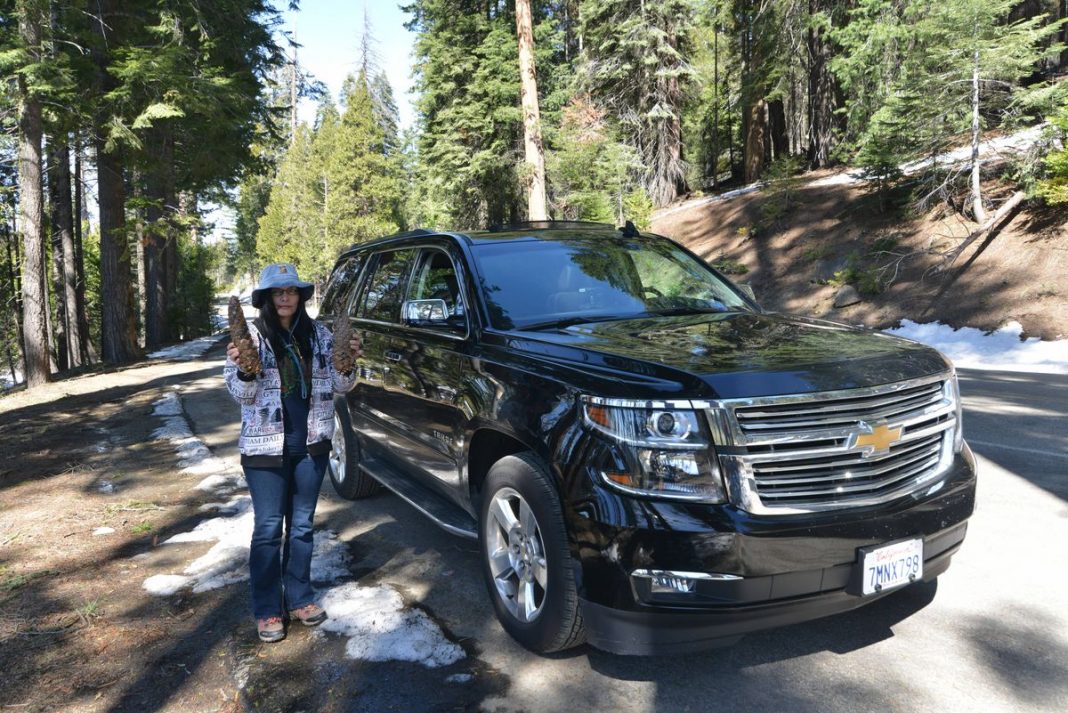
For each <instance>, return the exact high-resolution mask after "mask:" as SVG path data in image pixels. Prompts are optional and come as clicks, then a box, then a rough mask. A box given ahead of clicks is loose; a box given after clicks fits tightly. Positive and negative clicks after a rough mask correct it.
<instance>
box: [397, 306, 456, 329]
mask: <svg viewBox="0 0 1068 713" xmlns="http://www.w3.org/2000/svg"><path fill="white" fill-rule="evenodd" d="M403 313H404V321H405V322H407V323H408V324H416V325H420V326H428V327H429V326H434V325H438V324H440V325H445V324H446V322H447V321H448V319H449V309H448V307H447V306H446V305H445V300H408V301H406V302H405V303H404V309H403Z"/></svg>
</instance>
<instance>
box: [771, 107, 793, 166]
mask: <svg viewBox="0 0 1068 713" xmlns="http://www.w3.org/2000/svg"><path fill="white" fill-rule="evenodd" d="M768 133H769V135H770V136H771V153H772V158H773V159H779V158H782V157H784V156H786V155H787V154H789V153H790V149H789V141H788V140H787V137H786V107H784V106H783V102H782V99H775V100H773V101H771V102H769V103H768Z"/></svg>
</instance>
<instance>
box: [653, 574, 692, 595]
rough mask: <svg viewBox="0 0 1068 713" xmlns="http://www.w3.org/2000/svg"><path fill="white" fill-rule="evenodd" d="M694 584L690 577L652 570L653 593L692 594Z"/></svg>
mask: <svg viewBox="0 0 1068 713" xmlns="http://www.w3.org/2000/svg"><path fill="white" fill-rule="evenodd" d="M695 584H696V582H694V581H693V580H692V579H689V578H687V577H680V576H678V575H677V574H671V573H670V572H654V573H653V576H652V585H653V586H652V591H653V594H664V593H673V594H693V588H694V585H695Z"/></svg>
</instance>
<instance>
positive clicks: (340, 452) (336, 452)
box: [330, 413, 348, 483]
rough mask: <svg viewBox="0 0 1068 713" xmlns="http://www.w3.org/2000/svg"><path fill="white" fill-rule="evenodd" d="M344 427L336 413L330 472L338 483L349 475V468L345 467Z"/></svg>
mask: <svg viewBox="0 0 1068 713" xmlns="http://www.w3.org/2000/svg"><path fill="white" fill-rule="evenodd" d="M343 428H344V427H343V426H342V425H341V420H340V419H339V418H338V417H337V414H336V413H335V414H334V435H333V436H332V437H331V438H330V472H331V473H332V474H333V476H334V480H335V481H336V482H338V483H344V482H345V477H346V476H347V475H348V469H347V468H346V467H345V431H344V430H343Z"/></svg>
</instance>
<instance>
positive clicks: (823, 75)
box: [808, 0, 840, 168]
mask: <svg viewBox="0 0 1068 713" xmlns="http://www.w3.org/2000/svg"><path fill="white" fill-rule="evenodd" d="M821 5H822V3H821V2H820V1H819V0H809V13H810V14H815V13H817V12H819V11H820V9H821ZM808 57H809V71H808V164H809V167H810V168H823V167H826V166H830V165H833V163H834V159H832V158H831V152H832V151H833V150H834V146H835V131H834V130H835V125H836V123H837V122H836V116H835V113H834V112H835V109H837V107H838V95H839V93H840V90H839V88H838V80H837V79H836V78H835V76H834V75H833V74H832V73H831V71H830V67H829V64H830V60H831V59H832V57H833V52H832V49H831V43H830V39H829V38H828V37H827V36H826V33H824V32H823V31H822V30H821V29H819V28H816V27H810V28H809V30H808Z"/></svg>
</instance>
